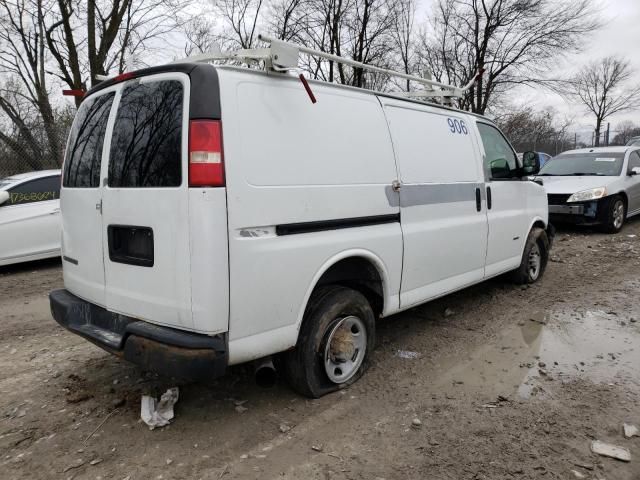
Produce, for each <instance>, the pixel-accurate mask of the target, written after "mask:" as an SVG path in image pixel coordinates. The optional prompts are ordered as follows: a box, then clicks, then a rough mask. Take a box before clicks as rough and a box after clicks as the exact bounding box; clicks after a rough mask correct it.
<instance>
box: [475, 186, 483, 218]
mask: <svg viewBox="0 0 640 480" xmlns="http://www.w3.org/2000/svg"><path fill="white" fill-rule="evenodd" d="M481 209H482V196H481V195H480V187H476V210H477V211H478V212H479V211H480V210H481Z"/></svg>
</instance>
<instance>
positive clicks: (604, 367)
mask: <svg viewBox="0 0 640 480" xmlns="http://www.w3.org/2000/svg"><path fill="white" fill-rule="evenodd" d="M638 369H640V325H639V324H638V323H637V322H633V321H632V319H630V318H625V317H622V316H617V315H615V314H611V313H606V312H604V311H585V312H575V311H554V312H535V313H533V314H531V315H530V316H528V319H527V320H522V321H520V322H519V323H518V324H516V325H513V326H510V327H508V328H506V329H505V330H504V331H503V332H502V334H501V335H500V336H498V337H497V338H495V339H493V340H492V341H490V342H488V343H487V344H485V345H482V346H481V347H479V348H477V349H475V350H473V351H471V352H468V353H467V354H466V355H464V356H462V357H461V356H459V355H451V356H449V357H445V359H444V360H441V361H439V362H436V363H435V364H434V371H436V372H444V373H442V374H441V375H438V378H437V379H435V384H436V385H437V386H438V387H439V388H441V389H443V390H444V391H445V392H447V393H449V392H456V391H461V390H464V391H466V392H475V393H482V394H487V395H504V396H509V397H512V396H514V395H517V396H519V397H520V398H524V399H526V398H530V397H531V396H541V395H545V394H546V389H545V386H546V385H547V383H548V382H553V381H570V380H571V379H574V378H577V377H580V378H583V379H587V380H590V381H592V382H595V383H606V384H617V383H622V382H631V383H634V376H637V373H638Z"/></svg>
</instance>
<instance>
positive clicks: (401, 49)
mask: <svg viewBox="0 0 640 480" xmlns="http://www.w3.org/2000/svg"><path fill="white" fill-rule="evenodd" d="M395 10H396V11H395V12H394V15H393V26H392V28H391V37H392V38H393V45H394V47H395V48H394V49H395V50H396V52H397V53H398V56H399V59H400V65H401V67H402V71H403V72H404V73H406V74H411V73H413V68H414V60H415V59H414V49H415V48H414V47H415V45H414V42H415V37H414V33H415V32H414V20H415V16H416V2H415V0H399V1H398V3H397V5H396V6H395ZM405 89H406V91H407V92H408V91H409V89H410V81H409V80H406V81H405Z"/></svg>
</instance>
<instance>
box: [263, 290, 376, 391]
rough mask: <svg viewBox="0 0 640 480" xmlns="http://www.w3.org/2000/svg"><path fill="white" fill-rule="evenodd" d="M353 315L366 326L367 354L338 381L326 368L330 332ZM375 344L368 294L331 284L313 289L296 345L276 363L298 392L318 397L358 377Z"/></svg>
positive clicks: (373, 324)
mask: <svg viewBox="0 0 640 480" xmlns="http://www.w3.org/2000/svg"><path fill="white" fill-rule="evenodd" d="M352 316H353V317H357V318H358V319H360V320H361V324H362V325H363V326H364V329H365V330H366V332H365V333H366V343H365V344H366V348H365V349H364V350H365V351H364V358H363V360H362V363H360V365H359V367H358V368H357V370H355V369H354V370H355V373H354V374H353V375H352V376H351V377H350V378H349V379H347V380H345V381H344V382H342V383H335V382H333V381H332V380H330V379H329V377H328V375H327V372H326V371H325V366H324V355H325V347H326V346H327V341H328V338H329V336H330V335H331V332H333V331H334V329H335V327H336V326H337V325H338V324H339V323H340V321H341V320H342V319H345V318H347V317H352ZM374 346H375V317H374V313H373V310H372V308H371V305H370V304H369V302H368V301H367V298H366V297H365V296H364V295H363V294H361V293H360V292H358V291H356V290H352V289H350V288H346V287H343V286H340V285H330V286H325V287H320V288H318V289H317V290H316V291H315V292H313V294H312V295H311V298H310V299H309V303H308V305H307V308H306V311H305V315H304V319H303V320H302V326H301V328H300V333H299V335H298V342H297V344H296V346H295V348H293V349H291V350H288V351H286V352H282V353H280V354H278V355H277V356H276V358H275V362H274V363H275V365H276V368H277V369H278V372H279V373H280V375H282V377H284V378H285V380H286V381H287V382H288V383H289V385H290V386H291V387H292V388H293V389H294V390H295V391H296V392H298V393H300V394H302V395H305V396H307V397H311V398H318V397H321V396H323V395H326V394H327V393H330V392H333V391H336V390H338V389H341V388H344V387H347V386H349V385H351V384H353V383H354V382H355V381H356V380H358V379H359V378H360V377H361V376H362V374H363V373H364V372H365V370H366V369H367V367H368V363H369V357H370V353H371V351H372V350H373V348H374ZM358 358H360V357H358Z"/></svg>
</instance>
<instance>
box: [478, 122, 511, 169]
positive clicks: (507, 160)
mask: <svg viewBox="0 0 640 480" xmlns="http://www.w3.org/2000/svg"><path fill="white" fill-rule="evenodd" d="M477 125H478V130H479V131H480V137H481V138H482V144H483V145H484V151H485V159H484V168H485V171H487V172H489V173H490V175H491V178H492V179H504V178H513V177H514V176H515V172H516V171H517V169H518V161H517V158H516V154H515V153H514V151H513V149H512V148H511V145H509V142H507V141H506V140H505V138H504V137H503V136H502V134H501V133H500V131H499V130H498V129H497V128H495V127H492V126H491V125H487V124H486V123H480V122H478V124H477Z"/></svg>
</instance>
